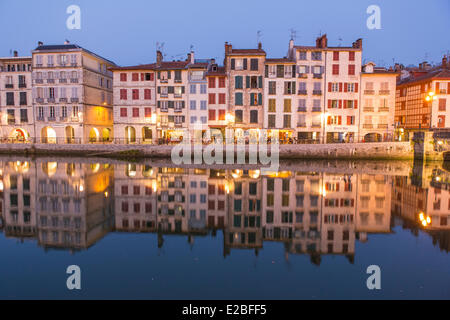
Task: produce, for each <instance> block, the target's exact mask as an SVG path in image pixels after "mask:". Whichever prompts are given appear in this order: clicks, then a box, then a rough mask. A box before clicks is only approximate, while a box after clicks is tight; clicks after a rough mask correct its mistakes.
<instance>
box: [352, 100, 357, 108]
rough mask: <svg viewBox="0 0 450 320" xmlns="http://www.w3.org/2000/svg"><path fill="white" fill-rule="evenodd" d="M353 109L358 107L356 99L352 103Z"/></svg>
mask: <svg viewBox="0 0 450 320" xmlns="http://www.w3.org/2000/svg"><path fill="white" fill-rule="evenodd" d="M353 105H354V107H355V109H358V100H355V102H354V103H353Z"/></svg>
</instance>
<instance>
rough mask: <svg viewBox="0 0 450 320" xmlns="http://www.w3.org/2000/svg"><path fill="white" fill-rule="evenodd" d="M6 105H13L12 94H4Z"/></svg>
mask: <svg viewBox="0 0 450 320" xmlns="http://www.w3.org/2000/svg"><path fill="white" fill-rule="evenodd" d="M6 105H7V106H13V105H14V92H7V93H6Z"/></svg>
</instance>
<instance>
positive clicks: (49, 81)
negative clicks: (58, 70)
mask: <svg viewBox="0 0 450 320" xmlns="http://www.w3.org/2000/svg"><path fill="white" fill-rule="evenodd" d="M47 83H55V79H47Z"/></svg>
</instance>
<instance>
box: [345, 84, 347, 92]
mask: <svg viewBox="0 0 450 320" xmlns="http://www.w3.org/2000/svg"><path fill="white" fill-rule="evenodd" d="M344 92H347V82H345V83H344Z"/></svg>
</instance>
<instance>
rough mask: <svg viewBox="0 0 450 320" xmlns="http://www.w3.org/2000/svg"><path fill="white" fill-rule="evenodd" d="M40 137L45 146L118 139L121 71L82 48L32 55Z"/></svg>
mask: <svg viewBox="0 0 450 320" xmlns="http://www.w3.org/2000/svg"><path fill="white" fill-rule="evenodd" d="M32 57H33V58H32V59H33V62H32V63H33V74H32V76H33V104H34V110H35V124H36V126H35V130H36V137H37V138H38V140H39V141H40V142H43V143H87V142H100V141H101V142H107V141H110V140H111V138H112V137H113V132H112V130H113V114H112V72H111V71H110V70H108V69H109V68H110V67H113V66H115V65H114V63H113V62H111V61H109V60H106V59H104V58H102V57H100V56H98V55H97V54H95V53H93V52H90V51H88V50H86V49H84V48H82V47H80V46H78V45H76V44H70V43H69V42H67V41H66V42H65V43H64V44H63V45H44V44H43V43H42V42H39V44H38V47H37V48H36V49H35V50H33V51H32Z"/></svg>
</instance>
